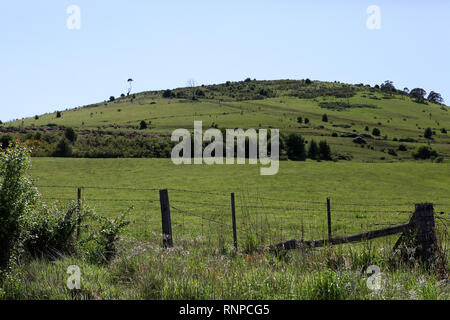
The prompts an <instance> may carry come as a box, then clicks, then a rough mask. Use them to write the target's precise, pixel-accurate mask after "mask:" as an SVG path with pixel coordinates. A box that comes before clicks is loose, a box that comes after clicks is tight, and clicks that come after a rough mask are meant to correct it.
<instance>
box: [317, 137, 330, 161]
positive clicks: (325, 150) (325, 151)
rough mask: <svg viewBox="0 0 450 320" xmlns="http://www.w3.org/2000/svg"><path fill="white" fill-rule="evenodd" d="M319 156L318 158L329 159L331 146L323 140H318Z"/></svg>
mask: <svg viewBox="0 0 450 320" xmlns="http://www.w3.org/2000/svg"><path fill="white" fill-rule="evenodd" d="M319 157H320V160H331V148H330V145H329V144H328V143H327V142H326V141H325V140H322V141H320V142H319Z"/></svg>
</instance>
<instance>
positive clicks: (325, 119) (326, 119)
mask: <svg viewBox="0 0 450 320" xmlns="http://www.w3.org/2000/svg"><path fill="white" fill-rule="evenodd" d="M322 121H323V122H328V116H327V114H326V113H325V114H324V115H323V116H322Z"/></svg>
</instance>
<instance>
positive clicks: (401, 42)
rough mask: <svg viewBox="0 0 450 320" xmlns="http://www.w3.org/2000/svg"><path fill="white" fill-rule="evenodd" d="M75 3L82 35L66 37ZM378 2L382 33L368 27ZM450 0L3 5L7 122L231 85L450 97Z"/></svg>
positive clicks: (90, 0)
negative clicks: (323, 84)
mask: <svg viewBox="0 0 450 320" xmlns="http://www.w3.org/2000/svg"><path fill="white" fill-rule="evenodd" d="M69 5H77V6H79V7H80V9H81V29H80V30H69V29H68V28H67V27H66V20H67V18H68V17H69V15H68V14H67V13H66V9H67V7H68V6H69ZM369 5H378V6H379V7H380V8H381V29H380V30H369V29H368V28H367V27H366V20H367V18H368V16H369V15H368V14H367V13H366V9H367V7H368V6H369ZM449 33H450V1H447V0H431V1H417V0H397V1H377V0H371V1H364V0H354V1H332V0H328V1H325V0H322V1H320V0H315V1H300V0H271V1H269V0H237V1H235V0H227V1H215V0H214V1H213V0H205V1H197V0H190V1H171V0H164V1H149V0H128V1H125V0H108V1H107V0H70V1H66V0H42V1H33V0H28V1H24V0H14V1H12V0H2V1H1V2H0V35H1V37H0V43H1V47H0V48H1V50H0V72H1V78H0V106H1V109H0V120H2V121H7V120H11V119H16V118H22V117H25V116H33V115H35V114H42V113H45V112H53V111H55V110H60V109H65V108H71V107H76V106H79V105H85V104H89V103H93V102H98V101H103V100H105V99H107V98H108V97H109V96H111V95H114V96H119V95H120V94H121V93H124V92H126V87H127V83H126V80H127V79H128V78H130V77H131V78H133V79H134V80H135V82H134V88H133V91H134V92H140V91H145V90H153V89H166V88H174V87H181V86H185V85H186V82H187V80H188V79H190V78H193V79H195V80H196V82H197V83H198V84H212V83H220V82H225V81H227V80H231V81H235V80H243V79H245V78H246V77H251V78H256V79H287V78H289V79H303V78H310V79H315V80H329V81H334V80H338V81H342V82H349V83H361V82H362V83H366V84H372V85H373V84H377V83H381V82H383V81H384V80H387V79H389V80H392V81H394V84H395V85H396V86H397V88H402V89H403V87H405V86H406V87H409V88H410V89H412V88H414V87H422V88H424V89H425V90H426V91H427V92H429V91H430V90H434V91H437V92H440V93H441V94H442V95H443V97H444V99H446V103H447V104H449V102H450V80H449V79H450V59H449V57H450V37H449Z"/></svg>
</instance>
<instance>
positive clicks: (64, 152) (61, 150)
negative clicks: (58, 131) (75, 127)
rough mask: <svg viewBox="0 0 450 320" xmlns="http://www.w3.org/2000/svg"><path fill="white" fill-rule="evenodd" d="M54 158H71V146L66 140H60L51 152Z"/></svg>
mask: <svg viewBox="0 0 450 320" xmlns="http://www.w3.org/2000/svg"><path fill="white" fill-rule="evenodd" d="M53 156H54V157H70V156H72V146H71V145H70V143H69V141H68V140H67V139H66V138H62V139H61V140H60V141H59V143H58V144H57V145H56V149H55V151H54V152H53Z"/></svg>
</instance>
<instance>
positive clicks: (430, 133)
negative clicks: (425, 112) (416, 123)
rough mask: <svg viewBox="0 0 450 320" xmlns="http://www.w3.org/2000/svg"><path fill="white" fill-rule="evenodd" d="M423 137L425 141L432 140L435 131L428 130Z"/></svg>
mask: <svg viewBox="0 0 450 320" xmlns="http://www.w3.org/2000/svg"><path fill="white" fill-rule="evenodd" d="M423 136H424V137H425V139H431V137H432V136H433V130H431V128H426V129H425V132H424V134H423Z"/></svg>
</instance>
